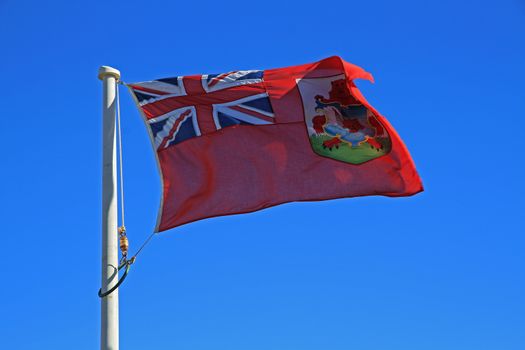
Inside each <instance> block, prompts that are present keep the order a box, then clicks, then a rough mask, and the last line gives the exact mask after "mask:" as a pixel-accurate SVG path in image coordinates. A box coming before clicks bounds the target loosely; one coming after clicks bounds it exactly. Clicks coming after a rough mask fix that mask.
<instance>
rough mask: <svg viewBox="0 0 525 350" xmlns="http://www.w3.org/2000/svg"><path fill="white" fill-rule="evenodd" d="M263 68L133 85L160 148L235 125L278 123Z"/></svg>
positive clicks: (152, 134)
mask: <svg viewBox="0 0 525 350" xmlns="http://www.w3.org/2000/svg"><path fill="white" fill-rule="evenodd" d="M263 75H264V71H262V70H241V71H233V72H229V73H223V74H206V75H194V76H181V77H174V78H165V79H158V80H153V81H146V82H141V83H134V84H130V85H128V87H129V89H130V91H131V92H132V95H133V96H134V97H135V99H136V102H137V103H138V104H139V106H140V107H141V108H140V109H141V111H142V112H143V114H144V120H145V122H146V124H147V126H148V129H149V131H150V135H151V139H152V142H153V143H154V147H155V148H156V150H157V151H161V150H162V149H165V148H168V147H170V146H174V145H176V144H178V143H180V142H183V141H185V140H188V139H191V138H193V137H197V136H201V135H206V134H209V133H213V132H216V131H218V130H220V129H223V128H227V127H230V126H235V125H264V124H274V112H273V109H272V106H271V104H270V99H269V97H268V93H267V92H266V89H265V87H264V85H263V78H264V77H263Z"/></svg>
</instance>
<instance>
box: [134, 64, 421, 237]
mask: <svg viewBox="0 0 525 350" xmlns="http://www.w3.org/2000/svg"><path fill="white" fill-rule="evenodd" d="M355 79H367V80H370V81H372V76H371V75H370V74H369V73H367V72H365V71H364V70H363V69H361V68H359V67H357V66H355V65H352V64H350V63H347V62H345V61H343V60H342V59H341V58H340V57H330V58H327V59H324V60H321V61H319V62H315V63H311V64H304V65H299V66H293V67H286V68H279V69H268V70H239V71H232V72H228V73H223V74H206V75H190V76H179V77H175V78H166V79H158V80H153V81H146V82H140V83H134V84H128V87H129V89H130V91H131V93H132V95H133V97H134V99H135V101H136V102H137V105H138V107H139V109H140V111H141V114H142V117H143V119H144V123H145V125H146V128H147V130H148V132H149V135H150V138H151V142H152V145H153V148H154V151H155V154H156V159H157V163H158V168H159V172H160V175H161V179H162V196H161V205H160V209H159V213H158V219H157V225H156V229H155V231H156V232H160V231H164V230H167V229H170V228H173V227H176V226H179V225H182V224H186V223H189V222H192V221H196V220H200V219H204V218H209V217H215V216H221V215H230V214H239V213H248V212H253V211H256V210H259V209H263V208H267V207H271V206H274V205H278V204H282V203H287V202H293V201H317V200H326V199H333V198H342V197H356V196H366V195H383V196H391V197H396V196H409V195H413V194H415V193H418V192H420V191H422V190H423V187H422V184H421V180H420V178H419V176H418V174H417V172H416V169H415V166H414V163H413V161H412V159H411V157H410V155H409V153H408V150H407V149H406V147H405V145H404V144H403V142H402V141H401V139H400V138H399V136H398V135H397V133H396V132H395V131H394V129H393V128H392V126H391V125H390V124H389V123H388V121H387V120H386V119H385V118H384V117H383V116H382V115H381V114H379V112H378V111H376V110H375V109H374V108H373V107H372V106H371V105H370V104H369V103H368V102H367V101H366V100H365V98H364V97H363V95H362V94H361V93H360V91H359V90H358V89H357V87H356V85H355V84H354V80H355Z"/></svg>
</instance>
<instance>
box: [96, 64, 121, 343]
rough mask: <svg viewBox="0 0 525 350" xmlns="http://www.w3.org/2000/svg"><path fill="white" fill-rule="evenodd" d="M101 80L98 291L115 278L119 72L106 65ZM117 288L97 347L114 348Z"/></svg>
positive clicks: (106, 301) (105, 302) (105, 304)
mask: <svg viewBox="0 0 525 350" xmlns="http://www.w3.org/2000/svg"><path fill="white" fill-rule="evenodd" d="M98 78H99V79H100V80H102V86H103V92H102V292H105V291H107V290H108V289H110V288H111V287H113V286H114V285H115V284H116V283H117V281H118V233H117V191H116V189H117V162H116V160H117V153H116V131H115V111H116V103H117V101H116V99H115V91H116V88H117V81H118V79H119V78H120V72H119V71H118V70H116V69H114V68H111V67H108V66H102V67H100V68H99V71H98ZM118 333H119V324H118V289H117V290H115V291H114V292H113V293H111V294H110V295H108V296H106V297H104V298H102V299H101V333H100V349H101V350H118V348H119V334H118Z"/></svg>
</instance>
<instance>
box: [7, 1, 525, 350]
mask: <svg viewBox="0 0 525 350" xmlns="http://www.w3.org/2000/svg"><path fill="white" fill-rule="evenodd" d="M124 3H125V5H124ZM0 33H1V38H2V41H1V50H0V73H1V75H0V76H1V78H2V84H1V85H0V96H1V101H2V109H1V118H2V121H3V123H2V125H3V126H2V127H0V145H1V148H0V149H1V151H0V156H1V157H0V159H1V172H0V189H1V192H0V193H1V194H0V198H1V201H0V219H1V234H2V239H1V246H0V248H1V255H0V258H1V261H2V263H1V265H0V266H1V267H0V272H1V280H0V287H1V288H0V348H1V349H53V350H59V349H76V350H81V349H96V348H97V347H98V346H99V345H98V344H99V327H100V306H99V304H100V302H99V298H98V297H97V294H96V293H97V290H98V288H99V286H100V245H101V238H100V227H101V204H100V202H101V83H100V81H99V80H98V79H97V70H98V67H99V66H100V65H111V66H113V67H116V68H118V69H120V70H121V72H122V78H123V80H125V81H128V82H133V81H142V80H150V79H155V78H160V77H166V76H176V75H185V74H198V73H216V72H224V71H229V70H232V69H265V68H276V67H283V66H288V65H295V64H301V63H307V62H312V61H316V60H319V59H321V58H324V57H327V56H331V55H340V56H341V57H343V58H344V59H345V60H347V61H349V62H352V63H354V64H357V65H360V66H362V67H363V68H365V69H366V70H368V71H370V72H371V73H372V74H373V75H374V77H375V79H376V83H375V84H370V83H368V82H360V83H359V86H360V87H361V88H362V91H363V93H364V94H365V96H366V97H367V98H368V100H369V101H370V102H371V103H372V104H373V105H374V106H375V107H376V108H377V109H378V110H379V111H381V112H382V113H383V114H384V115H385V116H386V117H387V118H388V119H389V121H390V122H391V123H392V124H393V126H394V127H395V128H396V130H397V131H398V132H399V134H400V135H401V137H402V138H403V140H404V141H405V143H406V145H407V147H408V148H409V150H410V152H411V154H412V156H413V158H414V161H415V163H416V166H417V168H418V170H419V172H420V175H421V177H422V179H423V182H424V185H425V189H426V191H425V192H424V193H422V194H419V195H417V196H414V197H410V198H397V199H393V198H384V197H365V198H357V199H341V200H333V201H327V202H317V203H294V204H286V205H282V206H278V207H274V208H271V209H267V210H264V211H260V212H257V213H253V214H246V215H237V216H229V217H223V218H215V219H208V220H204V221H200V222H196V223H193V224H190V225H186V226H183V227H180V228H178V229H174V230H171V231H168V232H165V233H162V234H160V235H158V236H156V237H155V238H154V240H152V241H151V243H150V245H149V246H147V248H146V249H145V250H144V252H143V253H142V254H141V256H139V259H138V261H137V263H136V264H135V265H134V267H133V270H132V272H131V273H130V276H129V277H128V279H127V280H126V282H125V284H124V285H123V287H122V288H121V291H120V305H121V312H120V316H121V321H120V326H121V348H122V349H184V350H185V349H188V350H190V349H191V350H201V349H202V350H204V349H215V350H221V349H224V350H235V349H239V350H246V349H249V350H272V349H274V350H296V349H297V350H314V349H316V350H317V349H327V350H343V349H344V350H346V349H358V350H381V349H389V350H422V349H425V350H434V349H436V350H443V349H447V350H456V349H457V350H470V349H472V350H484V349H487V350H517V349H524V348H525V331H524V330H525V229H524V228H523V209H524V207H525V206H524V200H523V198H524V196H525V188H524V184H523V180H524V178H525V166H524V159H525V157H524V155H523V149H524V146H523V143H524V141H523V139H524V136H523V135H524V132H523V131H524V128H525V121H524V117H525V89H524V81H525V45H524V37H525V2H524V1H523V0H502V1H497V2H495V1H448V0H445V1H435V2H427V1H395V2H394V1H384V2H382V1H360V2H350V1H296V2H292V1H286V0H278V1H275V0H268V1H264V2H250V1H244V2H242V1H237V2H231V1H213V2H212V1H210V2H204V1H185V2H182V1H165V2H159V1H153V0H152V1H125V2H122V5H115V2H113V1H111V2H110V1H83V2H78V3H75V2H72V1H67V2H66V1H64V2H56V1H33V2H28V1H22V0H17V1H13V0H3V1H0ZM122 116H123V130H124V152H125V155H124V158H125V159H124V160H125V175H126V180H127V181H126V195H127V202H126V206H127V215H126V224H127V226H128V233H129V237H130V240H131V250H132V251H134V250H135V249H136V248H137V246H138V245H140V243H142V241H143V240H144V239H145V238H146V237H147V236H148V235H149V234H150V232H151V230H152V228H153V226H154V224H155V218H156V210H157V207H158V201H159V196H160V179H159V175H158V174H157V169H156V166H155V161H154V156H153V151H152V149H151V146H150V143H149V140H148V136H147V133H146V130H145V129H144V126H143V124H142V121H141V119H140V117H139V114H138V111H137V110H136V108H135V107H134V105H133V103H132V100H131V98H130V96H129V95H128V94H127V92H126V91H122Z"/></svg>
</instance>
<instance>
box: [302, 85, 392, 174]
mask: <svg viewBox="0 0 525 350" xmlns="http://www.w3.org/2000/svg"><path fill="white" fill-rule="evenodd" d="M297 83H298V85H299V90H300V92H301V97H302V100H303V106H304V112H305V119H306V125H307V127H308V136H309V138H310V144H311V145H312V148H313V150H314V152H315V153H317V154H319V155H321V156H325V157H329V158H333V159H336V160H340V161H343V162H346V163H351V164H361V163H364V162H366V161H369V160H372V159H375V158H378V157H380V156H382V155H385V154H387V153H388V152H389V151H390V148H391V141H390V137H389V136H388V132H387V130H386V129H385V127H384V126H383V125H382V124H381V122H380V121H379V119H378V118H377V117H376V116H375V115H374V113H373V112H372V111H370V110H368V109H367V108H366V106H364V105H363V104H362V103H360V102H359V101H358V100H357V99H356V98H355V97H354V96H352V94H351V92H350V90H349V89H348V86H347V82H346V79H345V77H344V75H339V76H335V77H331V78H309V79H301V80H299V81H298V82H297ZM319 91H326V93H324V94H319Z"/></svg>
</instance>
